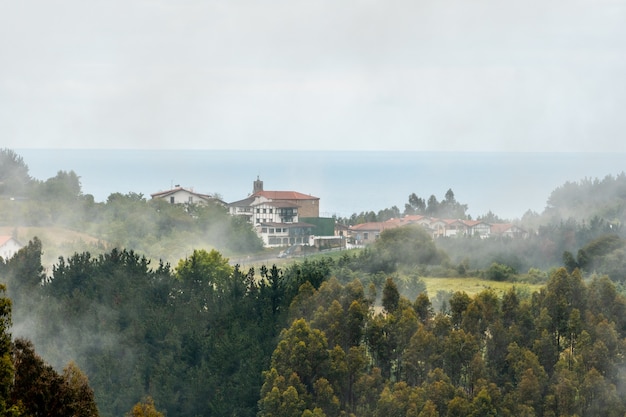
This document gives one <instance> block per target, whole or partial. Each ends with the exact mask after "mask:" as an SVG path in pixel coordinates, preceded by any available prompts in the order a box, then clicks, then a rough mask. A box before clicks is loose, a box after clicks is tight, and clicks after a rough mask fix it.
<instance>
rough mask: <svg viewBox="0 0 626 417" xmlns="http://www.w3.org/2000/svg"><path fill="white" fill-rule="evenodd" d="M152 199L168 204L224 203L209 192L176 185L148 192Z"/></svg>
mask: <svg viewBox="0 0 626 417" xmlns="http://www.w3.org/2000/svg"><path fill="white" fill-rule="evenodd" d="M150 197H152V199H153V200H163V201H167V202H168V203H170V204H209V203H218V204H221V205H225V203H224V202H223V201H222V200H220V199H218V198H215V197H214V196H212V195H209V194H200V193H196V192H194V191H193V189H188V188H184V187H181V186H180V185H177V186H176V187H174V188H172V189H171V190H166V191H159V192H158V193H154V194H150Z"/></svg>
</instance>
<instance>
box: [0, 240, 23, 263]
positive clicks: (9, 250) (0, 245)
mask: <svg viewBox="0 0 626 417" xmlns="http://www.w3.org/2000/svg"><path fill="white" fill-rule="evenodd" d="M20 249H22V245H21V244H20V243H19V242H18V241H17V240H15V239H14V238H13V237H12V236H0V257H1V258H2V259H4V260H7V259H10V258H12V257H13V256H14V255H15V254H16V253H17V252H18V251H19V250H20Z"/></svg>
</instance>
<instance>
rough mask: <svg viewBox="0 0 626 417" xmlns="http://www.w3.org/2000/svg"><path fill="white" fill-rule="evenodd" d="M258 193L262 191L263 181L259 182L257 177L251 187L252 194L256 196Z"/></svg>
mask: <svg viewBox="0 0 626 417" xmlns="http://www.w3.org/2000/svg"><path fill="white" fill-rule="evenodd" d="M259 191H263V181H261V180H260V179H259V176H258V175H257V177H256V181H254V183H253V185H252V194H256V193H258V192H259Z"/></svg>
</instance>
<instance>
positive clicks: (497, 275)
mask: <svg viewBox="0 0 626 417" xmlns="http://www.w3.org/2000/svg"><path fill="white" fill-rule="evenodd" d="M513 274H515V271H514V270H513V268H511V267H510V266H508V265H503V264H499V263H497V262H494V263H492V264H491V266H490V267H489V269H487V271H485V278H487V279H488V280H490V281H506V280H508V279H509V278H510V277H511V275H513Z"/></svg>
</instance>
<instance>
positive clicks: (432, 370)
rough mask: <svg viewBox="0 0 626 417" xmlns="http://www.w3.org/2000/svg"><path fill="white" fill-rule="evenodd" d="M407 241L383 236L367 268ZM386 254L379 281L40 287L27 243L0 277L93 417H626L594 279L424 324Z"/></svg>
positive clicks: (206, 258)
mask: <svg viewBox="0 0 626 417" xmlns="http://www.w3.org/2000/svg"><path fill="white" fill-rule="evenodd" d="M389 231H392V230H389ZM410 232H412V233H419V232H417V229H416V230H414V231H410ZM410 235H411V233H409V232H403V233H397V232H396V233H395V234H393V235H389V236H385V238H384V239H382V240H381V242H384V243H380V244H378V243H377V245H376V246H374V247H372V248H371V249H369V251H370V252H371V253H373V254H370V255H364V256H366V258H363V259H367V256H375V257H382V258H385V257H386V256H389V254H388V252H387V251H388V250H389V249H392V248H393V247H394V245H400V244H402V243H403V242H404V243H406V242H407V239H408V236H410ZM417 241H418V242H421V243H419V244H415V245H416V246H415V248H416V250H417V251H418V252H419V253H422V254H423V255H424V256H428V255H427V254H429V253H430V254H431V255H430V256H435V258H432V257H428V258H424V260H423V262H439V261H440V260H439V259H437V258H436V256H437V255H436V250H435V251H434V252H433V249H434V246H432V240H430V241H429V239H427V238H426V237H423V236H421V235H419V234H418V235H417ZM358 256H361V255H357V257H358ZM395 256H397V258H396V260H395V264H394V265H395V266H394V271H395V272H391V273H388V274H382V275H378V274H376V273H374V274H371V273H367V272H363V271H362V269H359V267H357V266H358V265H362V264H363V263H361V262H358V260H357V262H353V260H352V258H351V256H350V255H348V254H346V256H343V257H340V258H339V260H337V261H334V260H332V259H331V258H321V259H320V260H315V261H309V260H305V261H302V262H300V263H294V264H291V265H289V266H287V267H285V268H283V269H279V268H277V267H275V266H274V267H272V268H266V267H261V268H259V270H254V269H250V270H248V271H241V270H240V269H239V267H232V266H230V265H229V263H228V259H227V258H224V257H223V256H222V255H221V254H220V253H219V252H217V251H210V252H207V251H204V250H196V251H194V252H193V253H192V254H191V255H190V256H189V257H187V258H184V259H181V261H180V262H179V264H178V266H177V268H176V269H175V270H172V269H171V268H170V267H169V266H168V265H164V264H161V265H157V266H155V267H154V268H152V267H150V263H149V261H148V260H147V259H146V258H144V257H142V256H140V255H138V254H136V253H134V252H132V251H128V250H113V251H111V252H109V253H106V254H103V255H99V256H97V257H92V256H91V255H89V254H88V253H82V254H78V253H77V254H75V255H73V256H71V257H69V258H61V259H60V260H59V263H58V265H56V266H55V268H54V270H53V273H52V275H51V276H50V277H45V276H43V277H42V274H41V264H40V263H39V264H37V260H38V259H40V258H41V254H40V248H39V246H38V244H37V242H31V243H30V244H29V245H28V246H27V247H26V248H24V249H22V251H21V252H20V256H18V257H16V258H15V260H10V261H8V262H5V263H3V264H2V266H1V269H0V276H1V277H2V279H3V281H5V282H7V286H8V288H9V295H10V296H11V297H13V298H14V299H15V300H17V301H16V302H15V314H14V317H15V323H16V326H15V328H16V329H15V330H16V333H20V334H24V333H28V334H29V335H30V338H31V339H32V340H33V341H34V343H35V345H36V346H41V347H42V349H43V351H42V352H44V354H45V355H46V357H47V358H51V359H50V360H51V361H52V364H53V365H54V366H55V367H61V366H63V365H61V364H63V363H67V359H68V357H71V359H72V360H73V361H74V363H75V365H72V367H70V368H69V370H68V371H67V372H68V375H77V376H75V377H73V379H72V380H75V381H83V382H84V381H86V379H85V378H82V377H80V375H81V374H83V373H84V375H88V376H89V386H91V387H92V388H93V392H94V398H95V401H96V403H97V404H98V410H99V414H100V415H102V416H118V415H123V414H124V413H129V412H130V411H129V410H134V412H136V413H139V412H141V410H143V409H144V408H145V409H146V410H150V411H151V412H154V413H158V412H159V411H157V410H162V412H163V413H165V414H167V415H177V416H181V417H186V416H203V415H206V416H215V415H218V416H227V415H243V416H254V415H257V413H258V415H261V416H269V415H286V416H303V415H318V416H322V415H327V416H330V415H359V416H366V417H367V416H379V415H383V414H385V415H387V414H391V415H396V414H398V415H400V414H402V415H407V414H408V415H420V413H422V414H425V413H430V414H429V415H477V416H478V415H481V416H482V415H504V416H508V415H510V416H519V415H536V416H558V415H574V414H577V415H580V416H581V417H582V416H598V415H600V416H602V415H606V416H613V415H615V416H622V415H623V414H624V412H626V403H625V400H624V398H626V397H625V396H623V395H620V393H621V391H620V390H621V389H622V388H621V387H623V386H624V383H626V380H624V375H626V373H624V372H622V370H623V369H624V366H625V365H626V364H624V357H625V356H624V355H623V353H624V350H625V349H626V344H625V343H624V340H626V319H625V317H626V314H625V313H626V298H624V296H623V295H622V294H620V292H619V291H618V289H617V287H616V286H615V284H614V283H613V282H612V281H611V280H610V279H609V278H608V277H606V276H598V275H596V276H594V277H592V278H591V279H589V280H587V281H585V280H583V276H582V274H581V272H580V270H579V269H575V270H574V271H572V272H568V271H567V269H566V268H559V269H555V270H553V271H552V272H551V273H550V276H549V279H548V280H547V282H546V285H545V287H544V288H543V289H541V290H540V291H538V292H535V293H532V294H531V293H528V292H524V291H520V290H518V289H516V288H515V287H511V288H510V289H509V290H508V291H507V292H505V293H504V294H502V295H498V294H496V293H495V292H494V291H493V290H490V289H485V290H483V291H481V292H478V293H477V294H475V295H473V296H469V295H467V294H465V293H462V292H455V293H453V294H452V295H451V297H450V298H449V299H448V301H446V302H445V303H444V304H443V305H441V306H439V307H437V308H435V307H434V304H433V302H432V301H431V298H430V297H429V296H428V294H426V293H425V292H424V291H423V290H422V291H421V292H419V293H418V294H414V296H413V297H412V298H410V299H409V298H406V297H405V296H403V295H402V294H403V291H402V282H401V280H400V279H399V276H398V275H396V274H395V273H396V272H398V271H401V270H405V271H406V270H409V269H410V267H411V265H412V264H411V263H414V262H415V261H414V260H413V259H412V258H408V259H407V258H404V256H403V255H395ZM407 262H409V263H410V264H407ZM374 264H375V263H373V264H372V265H374ZM346 269H349V270H350V271H351V273H352V275H350V274H347V272H346V271H345V270H346ZM374 270H375V269H372V271H374ZM368 276H369V277H370V278H371V280H369V281H368V279H367V277H368ZM376 276H379V277H383V279H382V280H381V281H378V279H377V278H374V277H376ZM337 277H341V280H340V279H338V278H337ZM359 277H363V279H360V278H359ZM41 280H43V284H42V282H41ZM418 281H419V280H418ZM418 281H417V282H416V284H417V283H418ZM17 282H23V284H22V285H16V283H17ZM38 282H39V283H38ZM19 346H21V347H20V349H21V351H24V352H25V354H27V355H31V356H29V357H32V353H29V351H28V349H30V348H29V346H31V345H28V343H27V344H26V345H24V344H22V345H19ZM38 363H41V362H38ZM37 366H39V367H40V368H41V369H44V370H45V369H48V371H46V372H50V371H51V369H52V368H45V366H43V365H37ZM77 367H80V368H79V369H80V370H81V371H80V373H78V371H77V370H76V369H78V368H77ZM54 380H56V379H54V378H52V379H51V381H54ZM50 383H53V382H50ZM77 386H82V387H86V386H87V385H85V383H82V384H78V385H77ZM23 392H29V391H28V390H24V391H23ZM146 399H147V400H146ZM138 401H143V402H138ZM142 407H144V408H142ZM155 415H158V414H155Z"/></svg>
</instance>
